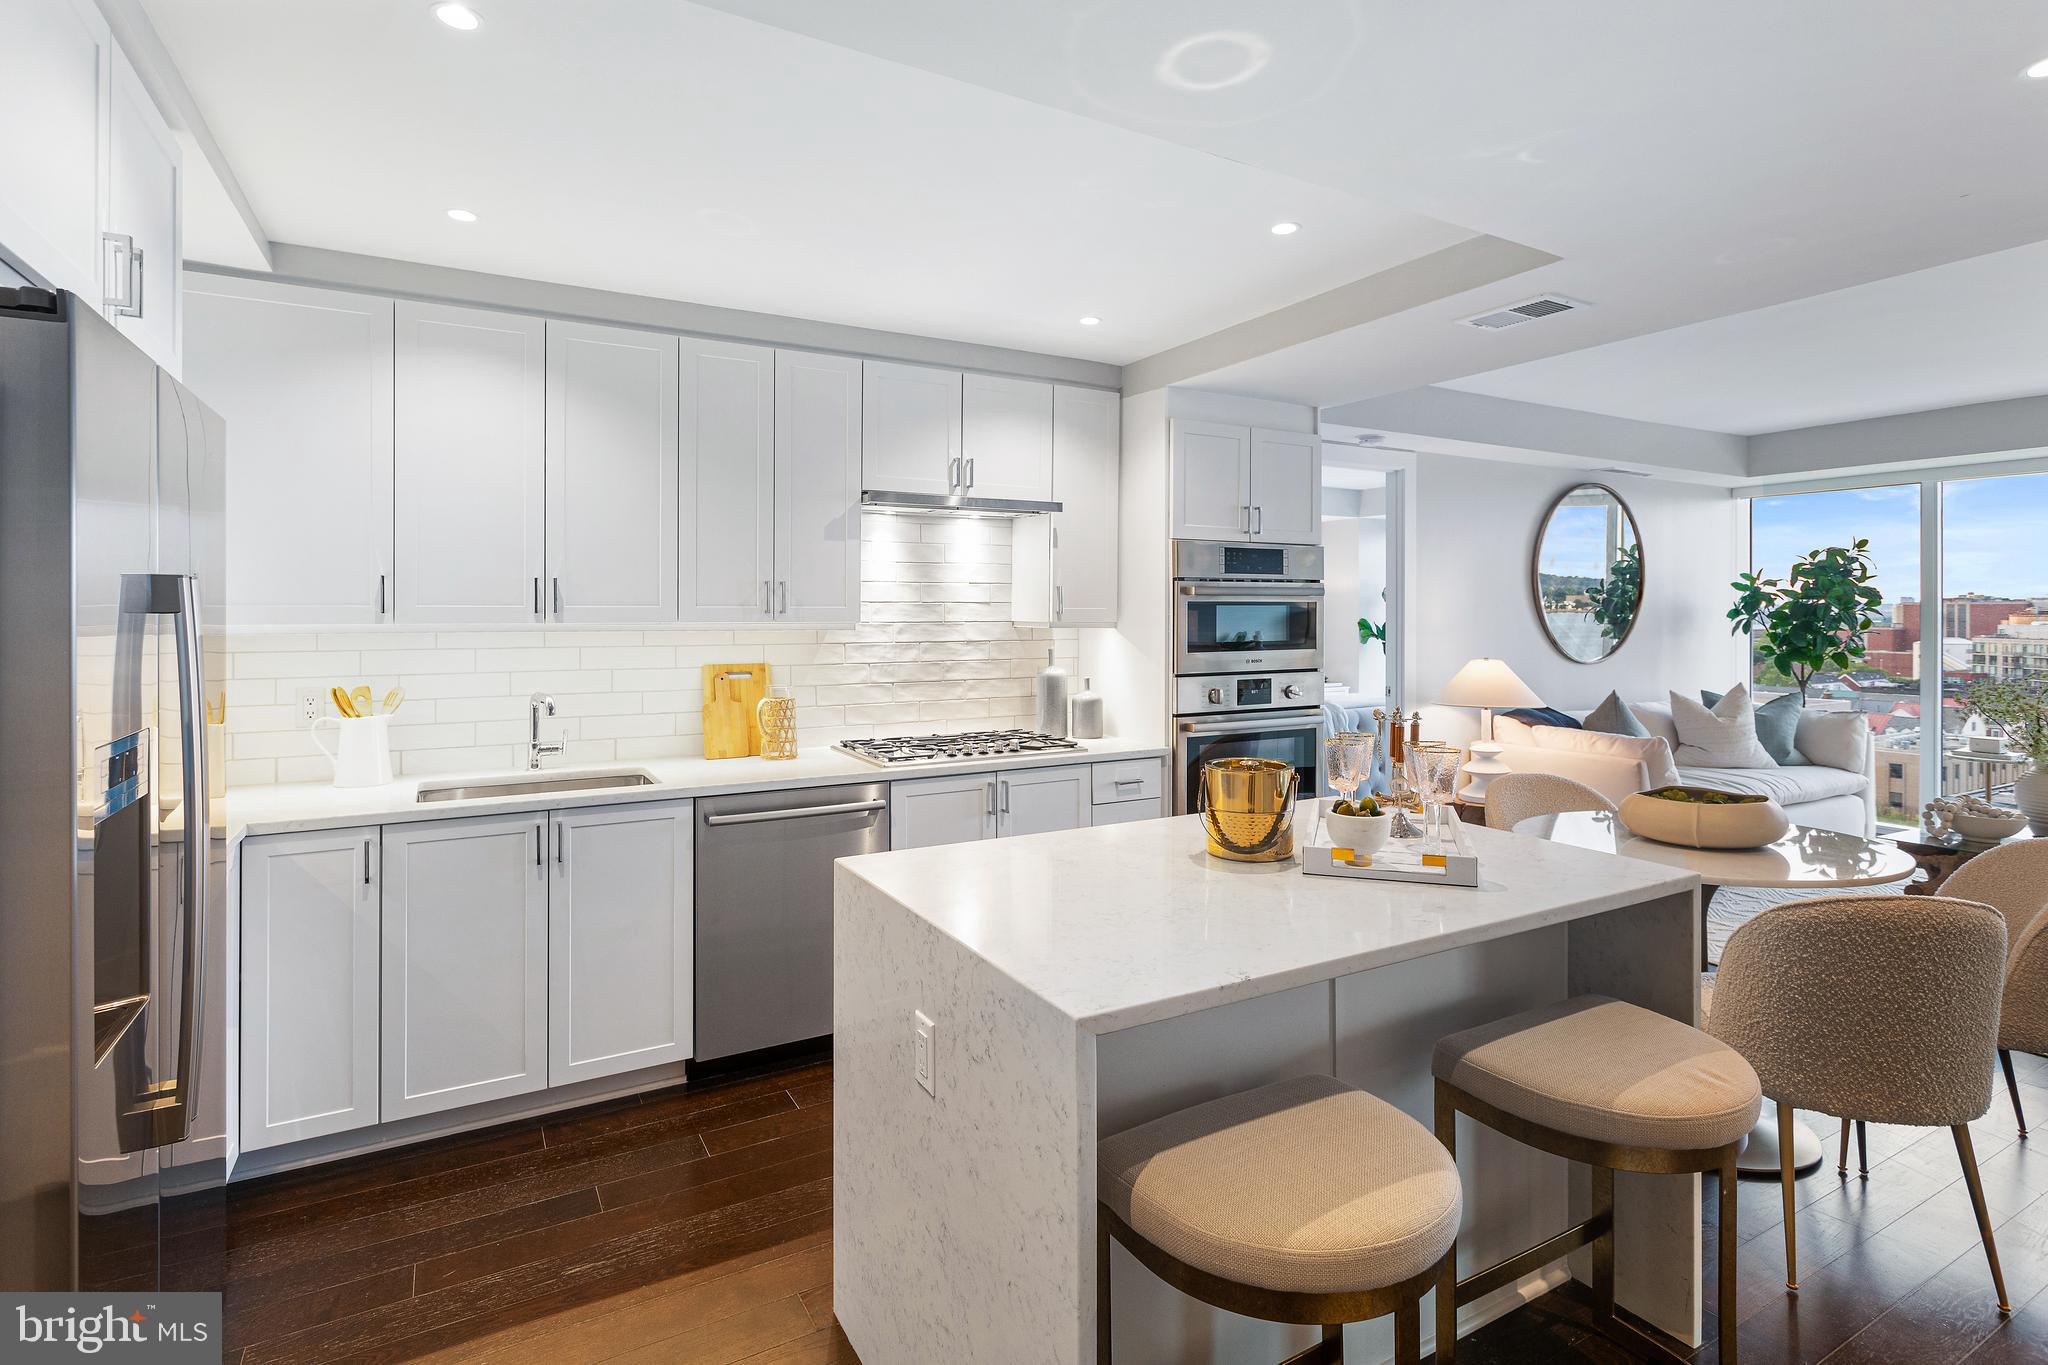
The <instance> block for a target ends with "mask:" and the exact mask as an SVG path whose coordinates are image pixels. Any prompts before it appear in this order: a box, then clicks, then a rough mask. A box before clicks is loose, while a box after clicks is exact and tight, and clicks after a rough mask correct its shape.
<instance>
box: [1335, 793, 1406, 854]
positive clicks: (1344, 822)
mask: <svg viewBox="0 0 2048 1365" xmlns="http://www.w3.org/2000/svg"><path fill="white" fill-rule="evenodd" d="M1336 804H1337V803H1336V801H1335V800H1334V799H1332V800H1329V801H1326V802H1324V803H1323V828H1324V829H1326V830H1328V831H1329V833H1330V846H1331V847H1333V848H1348V849H1350V850H1351V851H1352V852H1353V853H1376V852H1378V851H1379V849H1380V847H1381V846H1382V845H1384V844H1385V843H1386V842H1387V832H1388V831H1389V830H1391V829H1393V827H1394V817H1393V815H1392V814H1391V813H1387V814H1382V815H1338V814H1337V813H1336V812H1335V811H1334V810H1332V809H1331V807H1333V806H1335V805H1336Z"/></svg>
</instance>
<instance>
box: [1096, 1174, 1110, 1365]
mask: <svg viewBox="0 0 2048 1365" xmlns="http://www.w3.org/2000/svg"><path fill="white" fill-rule="evenodd" d="M1095 1365H1110V1360H1109V1220H1108V1219H1106V1218H1104V1217H1103V1216H1102V1211H1101V1210H1100V1209H1098V1210H1096V1212H1095Z"/></svg>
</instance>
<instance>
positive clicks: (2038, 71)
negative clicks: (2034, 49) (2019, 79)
mask: <svg viewBox="0 0 2048 1365" xmlns="http://www.w3.org/2000/svg"><path fill="white" fill-rule="evenodd" d="M2027 74H2028V75H2029V76H2032V77H2033V78H2034V79H2035V80H2037V81H2040V80H2048V57H2043V58H2042V59H2041V60H2040V61H2038V62H2035V63H2034V64H2033V65H2032V66H2030V67H2028V68H2027Z"/></svg>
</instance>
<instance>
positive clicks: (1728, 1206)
mask: <svg viewBox="0 0 2048 1365" xmlns="http://www.w3.org/2000/svg"><path fill="white" fill-rule="evenodd" d="M1720 1181H1721V1225H1720V1227H1719V1228H1718V1229H1716V1231H1717V1232H1718V1234H1719V1236H1718V1237H1717V1239H1716V1240H1717V1241H1718V1243H1719V1245H1720V1252H1721V1256H1720V1269H1719V1271H1718V1272H1717V1280H1718V1283H1717V1285H1716V1294H1715V1305H1716V1306H1715V1310H1714V1311H1715V1313H1716V1314H1717V1315H1718V1317H1719V1318H1720V1329H1721V1365H1735V1245H1736V1237H1735V1158H1734V1156H1733V1155H1730V1156H1729V1158H1728V1159H1727V1160H1726V1161H1723V1162H1722V1163H1721V1175H1720Z"/></svg>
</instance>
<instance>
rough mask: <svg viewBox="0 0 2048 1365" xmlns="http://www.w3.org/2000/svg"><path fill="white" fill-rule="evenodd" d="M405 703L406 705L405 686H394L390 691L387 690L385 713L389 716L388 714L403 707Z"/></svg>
mask: <svg viewBox="0 0 2048 1365" xmlns="http://www.w3.org/2000/svg"><path fill="white" fill-rule="evenodd" d="M403 705H405V689H404V688H402V687H394V688H392V689H391V690H390V691H389V692H386V693H385V694H384V714H385V715H387V716H388V715H390V714H391V713H392V712H393V711H396V710H397V709H398V708H399V707H401V706H403Z"/></svg>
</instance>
